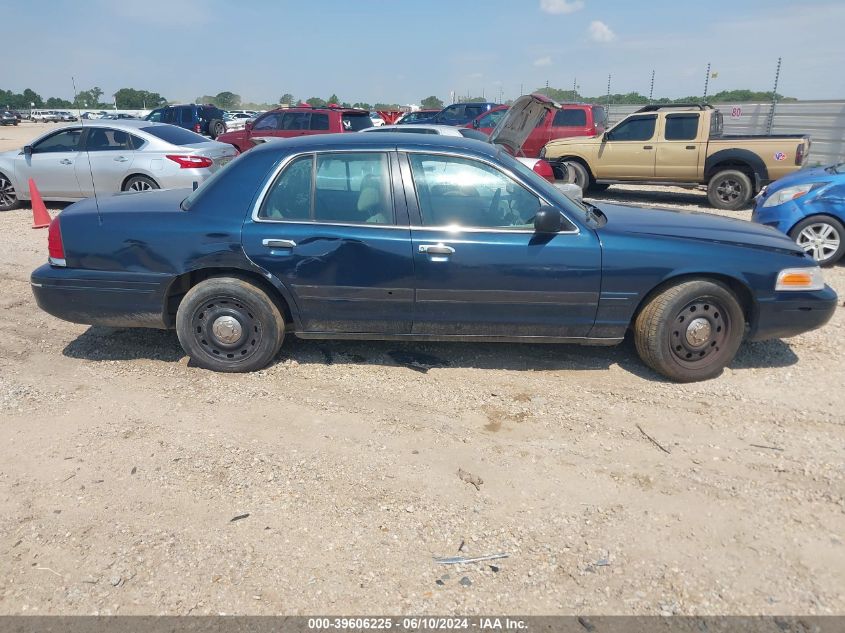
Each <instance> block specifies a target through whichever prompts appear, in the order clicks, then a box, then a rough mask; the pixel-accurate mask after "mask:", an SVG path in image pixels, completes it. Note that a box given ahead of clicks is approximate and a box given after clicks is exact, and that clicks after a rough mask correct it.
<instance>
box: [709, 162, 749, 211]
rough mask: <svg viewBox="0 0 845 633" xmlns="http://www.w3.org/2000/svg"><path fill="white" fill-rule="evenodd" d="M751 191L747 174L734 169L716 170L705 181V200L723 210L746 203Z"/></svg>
mask: <svg viewBox="0 0 845 633" xmlns="http://www.w3.org/2000/svg"><path fill="white" fill-rule="evenodd" d="M753 193H754V189H753V187H752V186H751V179H750V178H749V177H748V174H746V173H745V172H741V171H738V170H736V169H726V170H725V171H720V172H717V173H716V174H714V175H713V177H712V178H710V182H708V183H707V200H708V201H709V202H710V204H711V205H712V206H713V207H715V208H716V209H722V210H723V211H736V210H737V209H741V208H742V207H744V206H745V205H747V204H748V201H749V200H751V196H752V195H753Z"/></svg>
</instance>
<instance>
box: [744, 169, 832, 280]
mask: <svg viewBox="0 0 845 633" xmlns="http://www.w3.org/2000/svg"><path fill="white" fill-rule="evenodd" d="M751 219H752V220H753V221H754V222H759V223H760V224H765V225H767V226H772V227H774V228H776V229H777V230H779V231H782V232H784V233H786V234H787V235H789V236H790V237H791V238H792V239H793V240H795V243H796V244H798V246H800V247H801V248H802V249H803V250H804V251H806V252H807V253H809V254H810V255H812V256H813V258H814V259H815V260H816V261H817V262H818V263H819V265H821V266H833V265H834V264H835V263H836V262H838V261H839V260H840V259H842V256H843V255H845V226H843V225H845V163H840V164H838V165H831V166H830V167H816V168H814V169H802V170H801V171H797V172H795V173H794V174H790V175H789V176H786V177H784V178H781V179H779V180H777V181H775V182H773V183H772V184H770V185H769V186H768V187H766V188H765V189H763V190H762V191H761V192H760V194H759V195H758V196H757V198H756V199H755V200H754V213H753V215H752V216H751Z"/></svg>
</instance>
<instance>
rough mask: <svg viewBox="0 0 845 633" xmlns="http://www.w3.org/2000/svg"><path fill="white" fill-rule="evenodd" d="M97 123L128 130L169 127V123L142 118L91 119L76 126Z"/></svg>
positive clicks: (87, 125)
mask: <svg viewBox="0 0 845 633" xmlns="http://www.w3.org/2000/svg"><path fill="white" fill-rule="evenodd" d="M96 121H107V122H108V123H96ZM97 125H108V126H109V127H113V128H126V129H128V130H137V129H139V128H142V127H144V128H146V127H170V124H169V123H154V122H152V121H145V120H143V119H92V122H91V123H86V124H85V125H82V124H81V123H80V124H79V125H78V127H96V126H97Z"/></svg>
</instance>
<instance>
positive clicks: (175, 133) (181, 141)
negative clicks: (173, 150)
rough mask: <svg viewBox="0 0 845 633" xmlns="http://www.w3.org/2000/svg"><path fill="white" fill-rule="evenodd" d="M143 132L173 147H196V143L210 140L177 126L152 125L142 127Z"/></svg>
mask: <svg viewBox="0 0 845 633" xmlns="http://www.w3.org/2000/svg"><path fill="white" fill-rule="evenodd" d="M141 131H142V132H146V133H147V134H151V135H153V136H155V137H156V138H160V139H161V140H162V141H166V142H167V143H172V144H173V145H194V144H195V143H207V142H208V139H207V138H205V137H204V136H200V135H199V134H195V133H194V132H191V131H190V130H186V129H185V128H181V127H177V126H175V125H151V126H149V127H142V128H141Z"/></svg>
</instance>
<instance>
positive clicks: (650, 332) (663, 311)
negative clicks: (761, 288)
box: [634, 279, 745, 382]
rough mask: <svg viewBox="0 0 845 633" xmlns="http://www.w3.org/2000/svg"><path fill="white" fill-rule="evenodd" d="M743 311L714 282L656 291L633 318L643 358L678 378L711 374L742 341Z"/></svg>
mask: <svg viewBox="0 0 845 633" xmlns="http://www.w3.org/2000/svg"><path fill="white" fill-rule="evenodd" d="M744 332H745V315H744V313H743V310H742V306H741V305H740V303H739V301H738V300H737V298H736V295H735V294H734V293H733V291H731V289H730V288H728V287H727V286H725V285H724V284H722V283H719V282H717V281H709V280H703V279H697V280H691V281H684V282H681V283H678V284H675V285H673V286H670V287H668V288H666V289H664V290H663V291H662V292H660V293H658V294H656V295H655V296H653V297H652V298H651V299H649V301H648V303H647V304H646V305H645V307H644V308H643V309H642V310H641V311H640V313H639V314H638V315H637V317H636V319H635V321H634V343H635V345H636V348H637V353H638V354H639V356H640V358H641V359H642V360H643V362H644V363H645V364H646V365H648V366H649V367H651V368H652V369H653V370H654V371H656V372H657V373H659V374H661V375H663V376H665V377H666V378H669V379H670V380H674V381H676V382H696V381H699V380H708V379H710V378H715V377H716V376H718V375H719V374H721V373H722V370H723V369H724V368H725V367H726V366H727V365H728V363H730V362H731V361H732V360H733V359H734V356H736V352H737V350H738V349H739V346H740V343H742V337H743V334H744Z"/></svg>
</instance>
